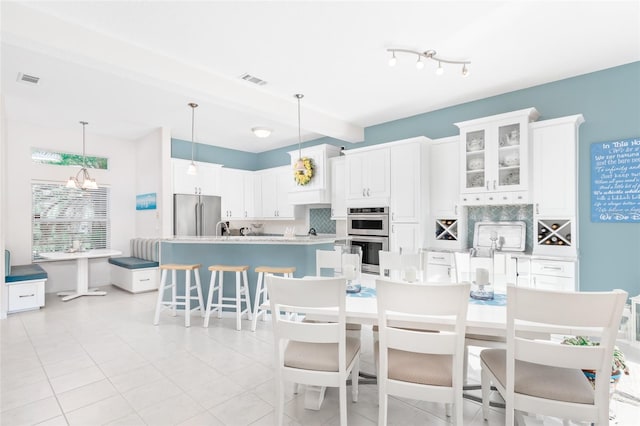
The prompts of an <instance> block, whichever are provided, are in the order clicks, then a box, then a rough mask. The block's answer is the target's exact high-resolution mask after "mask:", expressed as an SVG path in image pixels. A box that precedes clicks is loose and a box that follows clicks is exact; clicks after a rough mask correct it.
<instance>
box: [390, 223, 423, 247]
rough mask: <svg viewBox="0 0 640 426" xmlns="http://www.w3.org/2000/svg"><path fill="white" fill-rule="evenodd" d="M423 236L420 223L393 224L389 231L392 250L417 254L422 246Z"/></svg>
mask: <svg viewBox="0 0 640 426" xmlns="http://www.w3.org/2000/svg"><path fill="white" fill-rule="evenodd" d="M421 236H422V233H421V232H420V224H418V223H392V224H391V226H390V229H389V247H390V250H391V251H397V252H403V253H405V252H406V253H416V252H417V251H418V249H419V248H420V247H421V245H422V238H421Z"/></svg>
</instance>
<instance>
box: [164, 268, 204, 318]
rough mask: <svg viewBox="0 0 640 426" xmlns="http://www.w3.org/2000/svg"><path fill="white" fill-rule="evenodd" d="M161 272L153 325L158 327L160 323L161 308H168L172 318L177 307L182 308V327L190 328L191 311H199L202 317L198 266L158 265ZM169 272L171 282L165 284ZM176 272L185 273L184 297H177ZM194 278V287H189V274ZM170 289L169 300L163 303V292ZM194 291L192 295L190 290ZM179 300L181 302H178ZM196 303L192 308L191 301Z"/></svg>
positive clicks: (202, 308)
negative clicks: (194, 293)
mask: <svg viewBox="0 0 640 426" xmlns="http://www.w3.org/2000/svg"><path fill="white" fill-rule="evenodd" d="M160 270H161V271H162V278H161V280H160V288H159V289H158V302H157V304H156V314H155V317H154V320H153V324H154V325H158V323H159V322H160V311H161V310H162V308H163V307H167V308H170V309H171V311H172V314H173V316H174V317H175V316H176V311H177V307H178V306H183V307H184V326H185V327H189V326H191V311H193V310H196V309H198V310H200V314H201V315H202V316H204V302H203V298H202V285H201V284H200V264H193V265H180V264H167V265H160ZM169 271H171V282H170V283H168V282H167V278H168V277H167V275H168V272H169ZM178 271H184V272H185V285H184V289H185V291H184V296H179V295H178V281H177V278H178ZM192 271H193V275H194V277H195V285H193V286H192V285H191V273H192ZM168 289H171V300H169V301H164V293H165V290H168ZM194 289H195V290H196V295H195V296H194V295H192V290H194ZM180 299H181V301H180ZM192 300H195V301H197V302H198V306H196V307H195V308H192V307H191V306H192V304H191V301H192Z"/></svg>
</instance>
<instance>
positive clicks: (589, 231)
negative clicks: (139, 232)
mask: <svg viewBox="0 0 640 426" xmlns="http://www.w3.org/2000/svg"><path fill="white" fill-rule="evenodd" d="M471 78H473V77H471ZM528 107H535V108H536V109H537V110H538V111H539V112H540V114H541V116H540V118H539V120H547V119H552V118H558V117H564V116H568V115H574V114H583V115H584V117H585V123H584V124H583V125H582V126H581V127H580V143H579V158H578V164H579V174H578V185H579V188H578V193H579V198H580V201H579V236H580V288H581V289H582V290H585V291H594V290H609V289H612V288H621V289H624V290H626V291H627V292H629V295H630V296H635V295H637V294H640V225H638V224H632V223H615V224H611V223H592V222H591V218H590V215H589V213H590V176H589V173H590V163H589V162H590V157H589V147H590V145H591V144H592V143H594V142H604V141H611V140H619V139H627V138H632V137H638V136H640V62H634V63H631V64H627V65H622V66H619V67H615V68H610V69H607V70H603V71H598V72H594V73H590V74H584V75H580V76H577V77H573V78H568V79H564V80H559V81H555V82H552V83H548V84H543V85H540V86H534V87H530V88H527V89H522V90H517V91H514V92H509V93H505V94H502V95H498V96H493V97H490V98H486V99H480V100H477V101H473V102H468V103H465V104H460V105H455V106H452V107H449V108H443V109H440V110H437V111H432V112H428V113H424V114H419V115H415V116H412V117H407V118H403V119H400V120H395V121H391V122H387V123H382V124H378V125H375V126H370V127H367V128H366V129H365V141H364V142H362V143H359V144H351V143H348V142H341V141H337V140H336V139H331V138H321V139H317V140H314V141H310V142H307V143H305V144H303V146H312V145H317V144H320V143H331V144H333V145H338V146H345V147H346V149H353V148H359V147H363V146H370V145H375V144H379V143H384V142H391V141H394V140H400V139H406V138H410V137H415V136H427V137H429V138H433V139H436V138H441V137H445V136H453V135H456V134H458V129H457V127H456V126H455V125H454V124H453V123H455V122H458V121H465V120H471V119H474V118H480V117H485V116H489V115H493V114H500V113H504V112H509V111H514V110H518V109H523V108H528ZM173 145H175V140H174V144H173ZM183 148H184V147H183ZM296 148H297V146H295V145H294V146H291V147H288V148H281V149H278V150H273V151H269V152H264V153H260V154H250V153H241V152H240V151H235V152H234V153H233V155H231V153H227V152H226V151H234V150H224V152H222V151H213V154H212V157H211V158H213V159H217V161H215V160H211V162H218V163H224V164H225V165H228V166H229V167H237V168H246V169H248V170H255V169H263V168H269V167H275V166H281V165H284V164H288V163H289V157H288V155H287V151H291V150H294V149H296ZM217 149H219V150H223V148H217ZM176 151H177V150H176ZM235 153H238V154H235ZM215 154H218V156H217V157H216V155H215ZM223 154H224V155H227V154H229V156H230V157H229V158H230V161H229V162H228V163H227V162H223V161H220V159H221V158H226V157H224V156H223ZM172 156H178V155H173V154H172ZM245 156H246V158H245ZM179 157H180V158H191V151H190V146H189V148H188V155H187V151H185V150H184V149H183V150H182V151H181V156H179ZM196 158H197V159H199V160H200V159H201V157H200V156H196ZM204 158H205V157H202V161H207V160H204ZM207 158H208V157H207ZM231 160H233V162H232V161H231ZM236 164H242V165H244V167H240V166H238V165H236ZM252 167H253V168H252Z"/></svg>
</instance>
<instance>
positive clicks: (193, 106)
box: [187, 102, 198, 176]
mask: <svg viewBox="0 0 640 426" xmlns="http://www.w3.org/2000/svg"><path fill="white" fill-rule="evenodd" d="M189 106H190V107H191V164H189V168H188V169H187V174H189V175H192V176H195V175H197V174H198V169H197V168H196V163H194V162H193V149H194V147H195V142H194V141H193V129H194V116H195V111H196V108H198V104H196V103H194V102H190V103H189Z"/></svg>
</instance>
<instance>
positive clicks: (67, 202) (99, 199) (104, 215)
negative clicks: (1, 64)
mask: <svg viewBox="0 0 640 426" xmlns="http://www.w3.org/2000/svg"><path fill="white" fill-rule="evenodd" d="M31 193H32V209H33V216H32V223H31V229H32V258H33V260H38V259H42V258H41V257H40V256H39V254H38V253H42V252H55V251H66V250H69V249H70V248H71V246H72V244H73V241H74V240H79V241H80V242H81V248H82V249H84V250H91V249H101V248H109V246H110V240H111V238H110V228H111V225H110V210H111V209H110V207H109V204H110V203H109V188H105V187H100V188H98V189H93V190H85V191H82V190H79V189H75V188H67V187H65V186H64V185H60V184H54V183H33V184H32V187H31Z"/></svg>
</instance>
